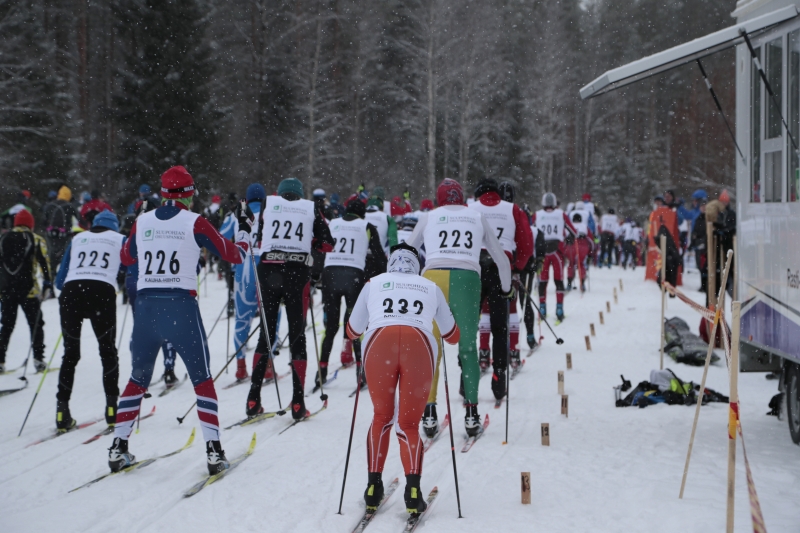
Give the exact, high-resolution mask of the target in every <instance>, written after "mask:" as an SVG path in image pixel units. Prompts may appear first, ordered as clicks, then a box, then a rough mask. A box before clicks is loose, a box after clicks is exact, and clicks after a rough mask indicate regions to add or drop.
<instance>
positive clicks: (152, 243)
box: [136, 209, 200, 291]
mask: <svg viewBox="0 0 800 533" xmlns="http://www.w3.org/2000/svg"><path fill="white" fill-rule="evenodd" d="M199 216H200V215H198V214H197V213H192V212H190V211H186V210H183V209H181V210H180V211H179V212H178V214H177V215H175V216H174V217H172V218H171V219H169V220H159V219H158V218H156V212H155V211H150V212H149V213H144V214H143V215H140V216H139V218H138V219H136V251H137V261H138V262H139V281H138V282H137V284H136V288H137V290H142V289H183V290H187V291H196V290H197V262H198V260H199V259H200V247H199V246H198V245H197V242H196V241H195V240H194V223H195V221H196V220H197V217H199Z"/></svg>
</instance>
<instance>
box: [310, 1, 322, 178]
mask: <svg viewBox="0 0 800 533" xmlns="http://www.w3.org/2000/svg"><path fill="white" fill-rule="evenodd" d="M321 46H322V17H321V15H320V14H317V47H316V49H315V50H314V65H313V67H312V71H311V94H309V97H308V181H309V185H311V184H312V183H313V179H314V127H315V125H314V102H315V101H316V98H317V70H318V69H319V53H320V48H321Z"/></svg>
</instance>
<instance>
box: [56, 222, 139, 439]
mask: <svg viewBox="0 0 800 533" xmlns="http://www.w3.org/2000/svg"><path fill="white" fill-rule="evenodd" d="M124 242H125V236H124V235H122V234H120V233H119V220H117V216H116V215H115V214H114V213H112V212H111V211H108V210H104V211H101V212H100V213H98V214H96V215H94V216H93V217H92V229H91V230H90V231H85V232H83V233H81V234H79V235H76V236H75V237H74V238H73V239H72V241H71V242H70V244H69V246H68V247H67V250H66V252H65V253H64V259H63V260H62V261H61V266H60V267H59V269H58V276H57V277H56V288H57V289H59V290H60V291H61V295H60V296H59V297H58V302H59V310H60V312H61V333H62V334H63V335H64V356H63V358H62V359H61V370H60V371H59V374H58V393H57V394H56V400H57V402H56V429H57V430H58V431H68V430H69V429H72V428H73V427H74V426H75V420H73V418H72V416H71V414H70V412H69V400H70V397H71V396H72V386H73V384H74V383H75V367H76V366H78V361H80V359H81V329H82V327H83V321H84V319H88V320H89V321H91V323H92V329H93V330H94V334H95V336H96V337H97V344H98V348H99V350H100V361H101V362H102V364H103V390H104V391H105V395H106V411H105V416H106V423H107V424H108V425H109V426H113V425H114V422H115V421H116V416H117V397H118V396H119V360H118V358H117V347H116V345H115V342H116V339H117V334H116V331H117V292H116V280H117V273H118V272H119V271H120V250H121V249H122V245H123V243H124Z"/></svg>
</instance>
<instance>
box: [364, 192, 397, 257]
mask: <svg viewBox="0 0 800 533" xmlns="http://www.w3.org/2000/svg"><path fill="white" fill-rule="evenodd" d="M383 198H384V196H383V187H375V188H374V189H373V190H372V194H371V195H370V197H369V200H368V201H367V214H366V216H365V219H366V221H367V222H369V223H370V224H372V225H373V226H375V227H376V228H378V236H379V237H380V239H381V244H382V245H383V251H384V253H385V254H386V256H387V257H388V256H389V248H391V247H392V246H394V245H395V244H397V222H395V220H394V218H392V217H391V216H390V215H389V213H387V212H386V211H385V210H384V208H385V203H384V199H383Z"/></svg>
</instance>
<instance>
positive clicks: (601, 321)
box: [600, 311, 606, 326]
mask: <svg viewBox="0 0 800 533" xmlns="http://www.w3.org/2000/svg"><path fill="white" fill-rule="evenodd" d="M605 323H606V320H605V319H604V318H603V312H602V311H600V325H601V326H602V325H603V324H605Z"/></svg>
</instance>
